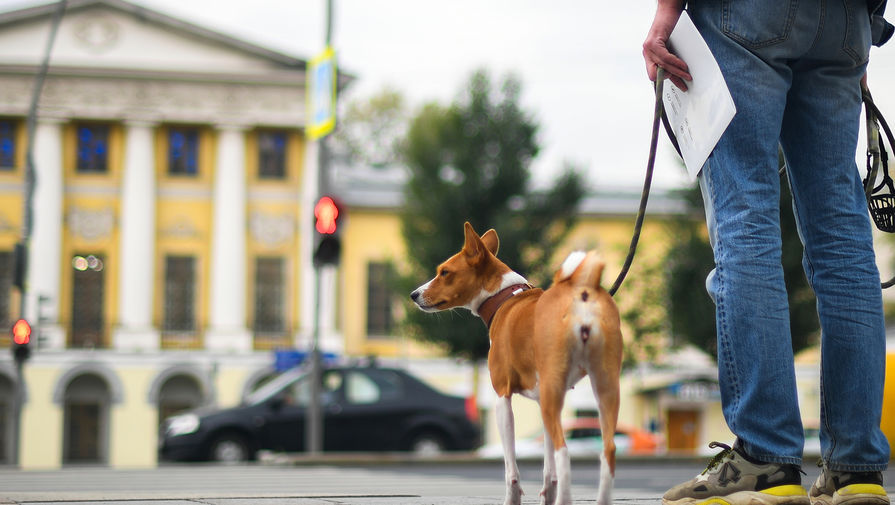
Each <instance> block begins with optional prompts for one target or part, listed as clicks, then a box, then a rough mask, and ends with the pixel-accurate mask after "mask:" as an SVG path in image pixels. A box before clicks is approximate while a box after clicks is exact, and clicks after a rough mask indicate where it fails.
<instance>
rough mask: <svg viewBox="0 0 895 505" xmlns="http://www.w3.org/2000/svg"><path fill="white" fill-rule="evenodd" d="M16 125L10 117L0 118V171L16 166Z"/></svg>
mask: <svg viewBox="0 0 895 505" xmlns="http://www.w3.org/2000/svg"><path fill="white" fill-rule="evenodd" d="M16 126H17V123H16V122H15V121H13V120H11V119H0V171H2V170H12V169H14V168H15V166H16V130H17V127H16Z"/></svg>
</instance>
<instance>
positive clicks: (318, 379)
mask: <svg viewBox="0 0 895 505" xmlns="http://www.w3.org/2000/svg"><path fill="white" fill-rule="evenodd" d="M332 19H333V0H326V40H325V42H326V45H325V46H324V47H329V46H330V43H331V42H332ZM338 75H339V74H338V72H336V89H338V87H339V86H338ZM326 144H327V136H323V137H321V138H320V139H318V140H317V149H318V153H317V154H318V159H317V196H320V195H323V194H326V192H327V190H328V189H329V179H328V176H329V172H328V171H327V170H326V169H327V165H328V163H329V152H328V150H327V147H328V146H327V145H326ZM321 268H322V267H321V266H320V265H319V264H316V262H315V265H314V328H313V330H312V338H313V343H312V346H311V377H310V378H311V398H310V402H309V403H308V410H307V415H306V416H305V450H306V452H307V454H308V455H311V456H316V455H319V454H321V453H322V452H323V406H322V405H321V404H320V397H321V395H322V394H323V387H322V386H323V384H322V379H323V362H322V360H321V354H320V277H321Z"/></svg>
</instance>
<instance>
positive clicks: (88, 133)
mask: <svg viewBox="0 0 895 505" xmlns="http://www.w3.org/2000/svg"><path fill="white" fill-rule="evenodd" d="M76 156H77V161H76V163H75V169H76V171H77V172H78V173H79V174H103V173H106V172H108V170H109V125H106V124H98V123H82V124H79V125H78V126H77V154H76Z"/></svg>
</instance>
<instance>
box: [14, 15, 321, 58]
mask: <svg viewBox="0 0 895 505" xmlns="http://www.w3.org/2000/svg"><path fill="white" fill-rule="evenodd" d="M58 4H59V2H52V3H48V4H43V5H36V6H33V7H26V8H23V9H18V10H13V11H9V12H5V13H2V14H0V28H3V27H4V26H6V25H11V24H14V23H21V22H23V21H35V20H38V19H40V18H44V17H47V18H49V17H52V16H53V15H54V14H55V12H56V10H57V9H58V7H59V5H58ZM96 6H105V7H109V8H111V9H115V10H118V11H121V12H124V13H126V14H130V15H132V16H134V17H136V18H138V19H141V20H144V21H147V22H150V23H155V24H159V25H163V26H166V27H168V28H171V29H173V30H174V31H178V32H188V33H189V34H190V35H192V36H195V37H199V38H202V39H205V40H207V41H209V42H215V43H218V44H222V45H224V46H227V47H229V48H231V49H233V50H237V51H241V52H244V53H248V54H251V55H253V56H256V57H259V58H264V59H267V60H270V61H271V62H274V63H277V64H280V65H284V66H287V67H291V68H295V69H301V70H303V69H305V68H306V67H307V61H306V60H304V59H301V58H296V57H294V56H289V55H286V54H283V53H280V52H277V51H274V50H271V49H268V48H266V47H263V46H259V45H256V44H253V43H251V42H247V41H245V40H242V39H239V38H236V37H232V36H230V35H227V34H224V33H222V32H218V31H215V30H212V29H209V28H205V27H203V26H199V25H197V24H193V23H190V22H188V21H184V20H182V19H179V18H175V17H172V16H169V15H167V14H164V13H162V12H160V11H156V10H153V9H149V8H146V7H143V6H141V5H137V4H134V3H131V2H127V1H125V0H68V2H67V5H66V9H65V12H66V14H69V13H72V12H76V11H79V10H83V9H86V8H90V7H96Z"/></svg>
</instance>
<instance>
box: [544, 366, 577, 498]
mask: <svg viewBox="0 0 895 505" xmlns="http://www.w3.org/2000/svg"><path fill="white" fill-rule="evenodd" d="M552 375H553V377H542V378H541V388H540V389H541V394H540V403H541V417H542V418H543V420H544V432H545V433H547V435H549V437H550V441H551V442H553V451H554V461H555V465H556V505H571V503H572V468H571V463H570V461H569V449H568V447H566V438H565V436H564V435H563V432H562V421H561V419H560V414H561V413H562V406H563V402H564V400H565V395H566V388H565V376H564V374H552Z"/></svg>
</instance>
